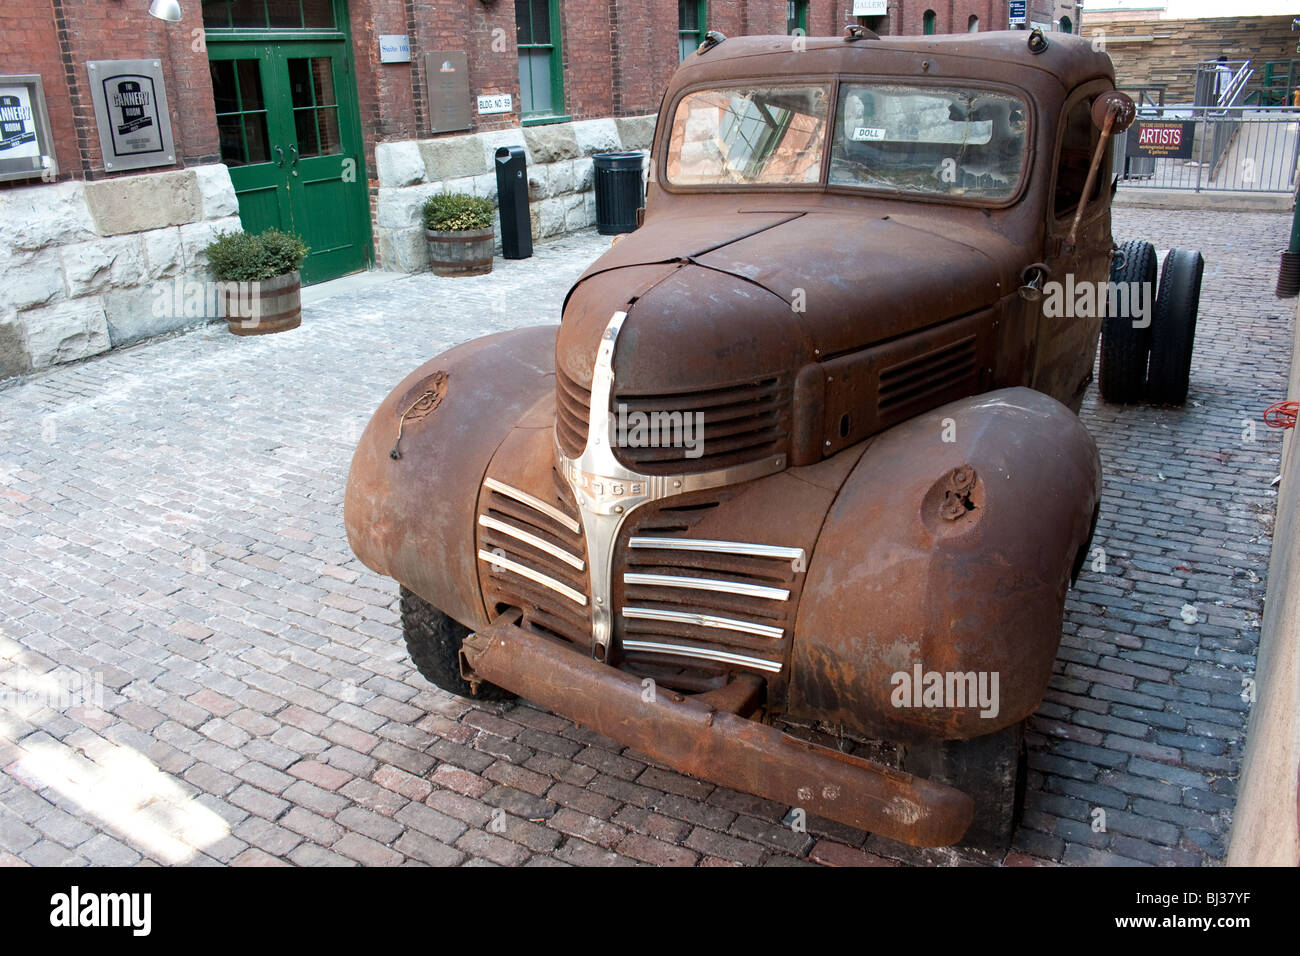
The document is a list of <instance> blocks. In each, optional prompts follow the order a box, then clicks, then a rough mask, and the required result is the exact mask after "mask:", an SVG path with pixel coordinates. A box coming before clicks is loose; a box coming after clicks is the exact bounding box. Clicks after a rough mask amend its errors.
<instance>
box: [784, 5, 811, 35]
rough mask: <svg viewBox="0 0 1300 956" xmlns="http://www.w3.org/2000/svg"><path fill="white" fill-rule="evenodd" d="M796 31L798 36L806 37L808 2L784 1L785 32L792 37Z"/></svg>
mask: <svg viewBox="0 0 1300 956" xmlns="http://www.w3.org/2000/svg"><path fill="white" fill-rule="evenodd" d="M796 30H798V31H799V35H800V36H807V35H808V0H786V4H785V32H786V33H787V34H788V35H789V36H794V33H795V31H796Z"/></svg>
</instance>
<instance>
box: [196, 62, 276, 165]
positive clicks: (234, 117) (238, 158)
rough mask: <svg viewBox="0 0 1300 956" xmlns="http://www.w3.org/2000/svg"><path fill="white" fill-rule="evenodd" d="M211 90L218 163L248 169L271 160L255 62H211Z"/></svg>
mask: <svg viewBox="0 0 1300 956" xmlns="http://www.w3.org/2000/svg"><path fill="white" fill-rule="evenodd" d="M209 68H210V69H211V71H212V90H213V93H214V96H215V100H216V103H215V105H216V108H217V132H218V133H219V134H220V137H221V161H222V162H223V163H225V164H226V165H227V166H251V165H254V164H256V163H269V162H270V161H271V146H270V137H269V136H268V135H267V127H266V104H265V103H263V102H262V64H261V63H260V62H258V61H257V60H213V61H212V62H211V63H210V64H209Z"/></svg>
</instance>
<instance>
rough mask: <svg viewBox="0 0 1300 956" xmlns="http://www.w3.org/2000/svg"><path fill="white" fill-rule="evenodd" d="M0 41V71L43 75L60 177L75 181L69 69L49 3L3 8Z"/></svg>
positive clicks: (76, 149) (77, 160)
mask: <svg viewBox="0 0 1300 956" xmlns="http://www.w3.org/2000/svg"><path fill="white" fill-rule="evenodd" d="M0 38H3V39H2V40H0V72H4V73H38V74H40V76H41V81H42V85H43V87H44V89H45V104H46V108H47V110H48V111H49V114H50V126H51V128H52V131H53V134H54V154H55V158H56V159H57V160H58V163H59V178H61V179H71V178H73V177H74V176H75V175H77V174H79V173H80V170H81V159H80V155H81V153H80V148H79V147H78V144H77V129H76V125H75V124H74V122H73V117H72V104H71V102H70V101H69V99H68V78H67V75H66V73H67V69H66V68H65V66H64V63H63V56H62V54H61V53H60V52H59V38H58V35H57V33H56V31H55V25H54V17H53V15H52V13H51V11H50V5H49V3H44V4H40V3H33V4H27V5H23V4H6V5H4V6H3V7H0ZM30 182H31V181H29V180H17V181H15V182H14V183H12V184H11V185H18V186H25V185H29V184H30ZM0 185H4V184H0Z"/></svg>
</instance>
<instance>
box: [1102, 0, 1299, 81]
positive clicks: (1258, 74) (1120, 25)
mask: <svg viewBox="0 0 1300 956" xmlns="http://www.w3.org/2000/svg"><path fill="white" fill-rule="evenodd" d="M1085 35H1086V36H1088V37H1090V38H1098V37H1104V39H1105V43H1106V52H1107V53H1109V54H1110V58H1111V60H1113V61H1114V63H1115V85H1116V86H1118V87H1119V88H1120V89H1123V90H1136V89H1140V88H1142V87H1150V86H1164V87H1166V91H1165V102H1167V103H1190V102H1191V101H1192V96H1193V94H1194V93H1195V91H1196V64H1197V63H1199V62H1202V61H1204V60H1214V59H1217V58H1218V57H1220V56H1224V57H1227V58H1228V59H1229V60H1233V61H1236V60H1250V61H1251V65H1252V66H1254V67H1255V75H1254V76H1253V77H1252V78H1251V80H1250V82H1249V83H1247V84H1246V91H1247V92H1249V91H1250V90H1253V89H1258V87H1259V85H1260V81H1261V80H1262V79H1263V75H1264V64H1265V62H1267V61H1269V60H1274V61H1284V60H1291V59H1294V58H1296V57H1297V56H1300V54H1297V53H1296V43H1297V40H1300V35H1297V34H1296V33H1295V32H1293V31H1292V29H1291V17H1289V16H1284V17H1239V18H1227V17H1222V18H1210V19H1204V20H1161V19H1157V18H1156V15H1155V14H1151V15H1150V18H1139V17H1137V16H1135V15H1134V14H1131V13H1130V14H1121V13H1113V12H1111V11H1105V12H1102V11H1091V12H1089V13H1088V26H1087V30H1086V31H1085ZM1243 99H1244V97H1243ZM1238 102H1242V100H1239V101H1238Z"/></svg>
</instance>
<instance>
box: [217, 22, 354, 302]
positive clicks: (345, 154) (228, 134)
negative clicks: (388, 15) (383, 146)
mask: <svg viewBox="0 0 1300 956" xmlns="http://www.w3.org/2000/svg"><path fill="white" fill-rule="evenodd" d="M233 32H234V31H232V33H233ZM241 33H243V31H241ZM208 58H209V61H210V65H211V72H212V87H213V92H214V95H215V98H216V108H217V126H218V129H219V131H220V136H221V156H222V161H223V162H225V163H226V165H227V166H229V168H230V178H231V181H232V182H233V183H234V186H235V194H236V195H237V196H238V197H239V215H240V219H241V220H242V222H243V224H244V229H246V230H247V231H249V232H259V231H261V230H262V229H265V228H267V227H270V226H273V227H275V228H278V229H285V230H288V231H292V232H296V233H298V235H300V236H302V238H303V240H304V241H305V242H306V243H307V245H308V246H309V247H310V248H311V252H310V253H309V254H308V256H307V261H306V262H305V263H303V267H302V277H303V282H304V283H312V282H321V281H324V280H326V279H333V278H336V277H338V276H341V275H347V274H348V273H350V272H356V271H358V270H360V269H364V268H366V266H367V265H368V264H369V262H370V250H371V240H370V215H369V199H368V196H367V192H366V177H365V175H364V171H363V168H362V163H363V154H362V144H361V132H360V123H359V118H358V115H357V106H356V95H355V92H354V90H353V83H352V76H351V64H350V61H349V52H348V45H347V43H346V42H343V41H334V40H320V39H297V38H293V39H290V38H281V37H274V36H273V37H269V38H266V39H263V38H246V34H244V35H241V36H240V38H239V39H236V38H235V37H234V36H231V37H229V38H225V39H221V40H220V41H219V42H213V38H212V37H211V36H209V38H208Z"/></svg>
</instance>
